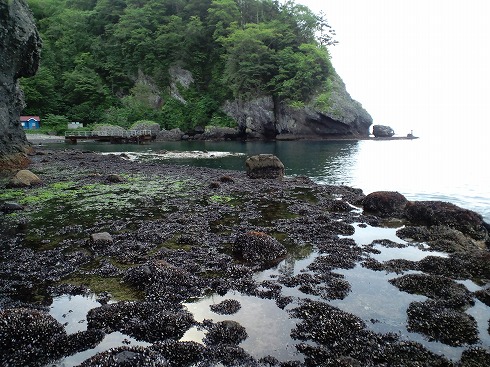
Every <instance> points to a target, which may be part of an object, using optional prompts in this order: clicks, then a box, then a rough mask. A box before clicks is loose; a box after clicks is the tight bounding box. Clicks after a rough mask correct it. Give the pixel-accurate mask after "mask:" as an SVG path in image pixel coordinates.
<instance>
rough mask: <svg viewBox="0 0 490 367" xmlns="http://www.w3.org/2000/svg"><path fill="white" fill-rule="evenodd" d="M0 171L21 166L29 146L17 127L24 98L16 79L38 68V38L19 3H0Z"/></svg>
mask: <svg viewBox="0 0 490 367" xmlns="http://www.w3.org/2000/svg"><path fill="white" fill-rule="evenodd" d="M0 45H2V52H0V106H2V108H0V170H1V169H5V168H14V167H20V166H25V165H26V164H27V162H28V159H27V155H26V153H27V151H28V149H29V144H28V142H27V139H26V136H25V133H24V131H23V129H22V126H21V124H20V112H21V111H22V109H23V108H24V98H23V94H22V91H21V90H20V86H19V82H18V79H19V78H21V77H29V76H33V75H34V74H35V73H36V71H37V68H38V67H39V61H40V53H41V39H40V37H39V34H38V32H37V30H36V26H35V23H34V19H33V17H32V14H31V12H30V10H29V8H28V6H27V5H26V3H25V2H24V1H22V0H10V1H2V2H0Z"/></svg>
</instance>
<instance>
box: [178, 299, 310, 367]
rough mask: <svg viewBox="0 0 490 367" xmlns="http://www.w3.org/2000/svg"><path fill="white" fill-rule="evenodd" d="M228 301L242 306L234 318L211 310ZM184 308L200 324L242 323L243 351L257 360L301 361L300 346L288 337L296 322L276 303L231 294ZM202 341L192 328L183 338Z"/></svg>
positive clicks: (199, 334)
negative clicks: (243, 335) (243, 334)
mask: <svg viewBox="0 0 490 367" xmlns="http://www.w3.org/2000/svg"><path fill="white" fill-rule="evenodd" d="M225 299H234V300H237V301H238V302H240V305H241V308H240V310H239V311H238V312H237V313H236V314H233V315H218V314H216V313H213V312H212V311H211V310H210V308H209V307H210V305H212V304H217V303H220V302H221V301H223V300H225ZM185 306H186V307H187V309H188V310H189V311H190V312H191V313H192V314H193V315H194V318H195V319H196V321H198V322H202V321H203V320H204V319H207V320H213V321H214V322H218V321H224V320H234V321H237V322H239V323H240V325H242V326H243V327H245V328H246V330H247V334H248V338H247V339H246V340H245V341H243V342H242V343H240V347H242V348H243V349H245V350H246V351H248V352H249V353H250V354H251V355H253V356H254V357H256V358H261V357H265V356H268V355H271V356H273V357H276V358H278V359H280V360H283V361H287V360H301V358H300V356H298V355H297V351H296V348H295V345H296V344H297V342H295V341H293V340H292V339H291V338H290V337H289V334H290V333H291V330H292V329H293V328H294V326H295V322H294V320H293V319H290V318H289V315H288V313H287V311H285V310H281V309H280V308H278V307H277V306H276V304H275V302H274V300H270V299H261V298H257V297H250V296H244V295H241V294H238V293H233V292H229V293H228V294H226V295H225V296H218V295H214V296H212V297H208V298H204V299H202V300H200V301H199V302H197V303H187V304H185ZM203 337H204V333H203V332H202V331H199V330H197V329H196V328H193V329H191V330H189V331H188V332H187V333H186V334H185V335H184V337H183V339H182V340H192V341H196V342H201V341H202V338H203Z"/></svg>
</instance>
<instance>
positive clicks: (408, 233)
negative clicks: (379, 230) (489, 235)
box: [396, 226, 480, 253]
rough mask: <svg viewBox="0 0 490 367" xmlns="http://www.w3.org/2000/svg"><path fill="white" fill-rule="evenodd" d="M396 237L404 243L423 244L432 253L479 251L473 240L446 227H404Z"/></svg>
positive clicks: (398, 231) (397, 232)
mask: <svg viewBox="0 0 490 367" xmlns="http://www.w3.org/2000/svg"><path fill="white" fill-rule="evenodd" d="M396 235H397V236H398V237H400V238H401V239H404V240H406V241H415V242H424V243H426V244H427V245H429V247H430V249H431V250H433V251H444V252H447V253H453V252H466V251H470V250H478V249H480V245H479V244H478V243H477V242H476V241H475V240H473V239H471V238H469V237H468V236H465V235H464V234H463V233H461V232H460V231H458V230H456V229H453V228H449V227H446V226H431V227H414V226H406V227H403V228H401V229H399V230H397V231H396Z"/></svg>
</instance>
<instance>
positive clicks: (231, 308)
mask: <svg viewBox="0 0 490 367" xmlns="http://www.w3.org/2000/svg"><path fill="white" fill-rule="evenodd" d="M241 307H242V306H241V305H240V302H238V301H237V300H236V299H225V300H223V301H221V302H220V303H217V304H213V305H211V306H209V308H210V309H211V311H213V312H215V313H217V314H220V315H232V314H234V313H237V312H238V310H240V308H241Z"/></svg>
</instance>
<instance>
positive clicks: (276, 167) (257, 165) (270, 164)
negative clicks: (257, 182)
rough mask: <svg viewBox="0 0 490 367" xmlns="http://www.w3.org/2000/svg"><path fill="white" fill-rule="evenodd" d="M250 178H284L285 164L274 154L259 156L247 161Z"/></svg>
mask: <svg viewBox="0 0 490 367" xmlns="http://www.w3.org/2000/svg"><path fill="white" fill-rule="evenodd" d="M245 165H246V167H247V176H248V177H250V178H266V179H279V180H281V179H282V178H283V177H284V164H283V163H282V162H281V161H280V160H279V158H277V157H276V156H275V155H273V154H259V155H254V156H252V157H250V158H248V159H247V160H246V161H245Z"/></svg>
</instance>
